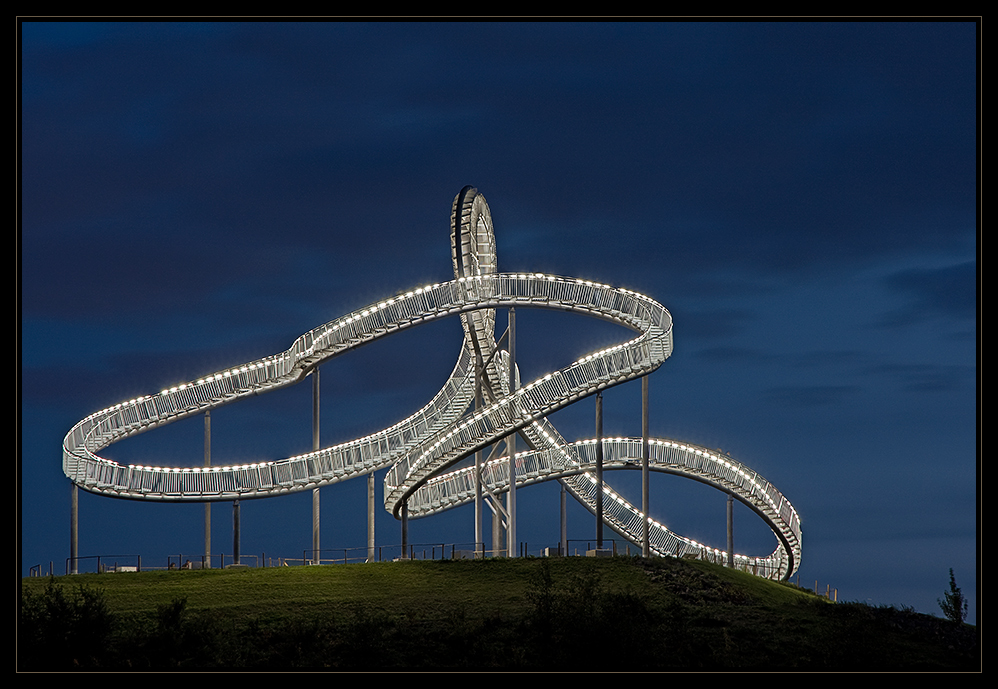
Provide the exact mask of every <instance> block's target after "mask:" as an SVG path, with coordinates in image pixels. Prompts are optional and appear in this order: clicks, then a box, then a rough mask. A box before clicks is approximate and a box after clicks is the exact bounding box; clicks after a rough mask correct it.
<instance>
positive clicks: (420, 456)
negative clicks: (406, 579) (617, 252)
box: [63, 187, 800, 578]
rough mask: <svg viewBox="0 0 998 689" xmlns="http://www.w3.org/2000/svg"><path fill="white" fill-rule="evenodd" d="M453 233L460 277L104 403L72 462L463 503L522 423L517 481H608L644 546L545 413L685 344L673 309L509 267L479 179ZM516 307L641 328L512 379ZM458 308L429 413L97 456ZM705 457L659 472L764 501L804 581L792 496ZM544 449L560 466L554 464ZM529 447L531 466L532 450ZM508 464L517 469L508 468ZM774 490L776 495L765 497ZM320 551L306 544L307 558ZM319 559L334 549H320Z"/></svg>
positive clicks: (127, 479) (770, 569) (230, 485)
mask: <svg viewBox="0 0 998 689" xmlns="http://www.w3.org/2000/svg"><path fill="white" fill-rule="evenodd" d="M452 229H453V232H452V236H451V243H452V259H453V263H454V275H455V279H454V280H451V281H448V282H443V283H437V284H432V285H426V286H423V287H418V288H416V289H413V290H410V291H407V292H404V293H399V294H397V295H395V296H394V297H391V298H388V299H384V300H382V301H379V302H376V303H374V304H371V305H370V306H368V307H366V308H363V309H359V310H357V311H354V312H353V313H351V314H348V315H346V316H343V317H342V318H339V319H336V320H333V321H330V322H328V323H325V324H323V325H321V326H319V327H317V328H314V329H312V330H310V331H308V332H307V333H305V334H303V335H301V336H300V337H298V338H297V339H296V340H295V341H294V342H293V343H292V345H291V347H290V348H289V349H287V350H286V351H284V352H280V353H278V354H275V355H273V356H270V357H266V358H263V359H258V360H256V361H253V362H249V363H247V364H243V365H240V366H235V367H232V368H229V369H226V370H223V371H219V372H216V373H213V374H210V375H207V376H204V377H202V378H199V379H197V380H192V381H189V382H186V383H182V384H179V385H176V386H173V387H170V388H168V389H165V390H162V391H161V392H159V393H158V394H155V395H146V396H141V397H137V398H135V399H132V400H128V401H126V402H122V403H120V404H117V405H114V406H113V407H109V408H107V409H104V410H101V411H99V412H96V413H95V414H91V415H90V416H88V417H87V418H85V419H83V420H82V421H80V422H79V423H77V424H76V425H75V426H74V427H73V428H72V429H71V430H70V432H69V433H68V434H67V435H66V437H65V439H64V442H63V470H64V472H65V474H66V475H67V476H68V477H69V478H70V479H71V480H72V481H73V482H75V483H76V484H78V485H79V486H81V487H82V488H84V489H86V490H88V491H91V492H94V493H98V494H102V495H109V496H114V497H127V498H140V499H146V500H160V501H179V502H185V501H191V502H206V501H215V500H234V499H247V498H261V497H269V496H275V495H284V494H287V493H291V492H298V491H304V490H311V489H314V488H317V487H320V486H324V485H329V484H332V483H336V482H338V481H342V480H347V479H350V478H355V477H357V476H362V475H366V474H368V473H371V472H372V471H375V470H377V469H381V468H384V467H389V470H388V472H387V474H386V476H385V507H386V508H387V509H388V510H389V511H390V512H392V513H393V514H395V515H396V516H399V513H400V511H401V508H402V505H403V503H405V502H406V501H407V500H410V499H415V500H416V501H418V500H419V497H418V495H419V491H422V490H424V489H425V487H426V486H428V485H430V484H431V483H433V484H436V485H437V486H438V487H437V488H435V489H434V490H442V491H443V492H442V493H439V494H438V495H436V496H433V497H432V499H430V501H429V503H428V504H429V505H430V507H429V508H427V509H428V510H430V511H432V510H435V509H446V508H447V507H450V506H453V504H454V496H455V495H460V494H466V493H467V491H468V486H469V485H470V482H469V481H468V479H467V477H466V476H462V477H458V476H456V475H455V474H456V473H458V472H453V471H451V467H453V466H454V465H456V464H457V463H458V462H460V461H461V460H462V459H464V458H466V457H468V456H469V455H471V454H472V453H474V452H475V451H477V450H478V449H481V448H484V447H487V446H490V445H493V444H495V443H497V442H499V441H500V440H502V439H503V438H505V437H508V436H509V435H511V434H513V433H516V432H521V433H523V434H524V435H526V437H527V438H528V439H529V443H530V445H531V446H532V447H533V448H535V452H538V453H541V454H538V455H537V460H536V461H537V462H538V464H537V467H536V469H533V470H528V469H525V470H524V471H523V474H522V478H521V472H520V467H517V469H516V470H515V472H514V474H515V475H514V477H513V482H514V483H520V482H521V480H522V481H523V482H524V483H529V482H533V481H538V480H548V479H551V478H556V477H557V478H560V480H561V481H562V482H563V484H564V485H565V486H566V487H567V488H568V490H569V492H571V493H572V495H573V496H574V497H575V498H576V499H578V500H579V501H581V502H582V503H583V504H584V505H586V506H587V507H588V508H589V509H594V505H595V503H596V495H597V491H598V490H603V492H604V496H605V497H609V498H611V500H610V501H609V503H608V504H609V505H610V510H609V512H608V513H606V514H607V520H608V523H610V524H611V526H613V528H615V529H616V530H617V531H618V532H620V533H622V534H624V535H625V536H626V537H627V538H629V539H631V541H632V542H634V543H637V542H639V540H638V539H640V532H639V530H638V529H639V524H640V525H642V528H643V523H644V520H645V517H644V515H642V514H641V512H640V510H639V509H638V508H636V507H635V506H633V505H631V504H629V503H628V502H627V501H625V500H623V499H622V498H621V497H620V496H618V495H616V494H615V493H613V491H612V490H611V489H609V488H608V487H605V486H603V487H597V486H596V484H595V479H594V477H593V476H592V473H591V470H590V467H591V465H592V463H591V462H589V461H586V460H584V459H581V458H580V452H582V451H583V449H584V448H583V447H582V446H580V445H579V444H569V443H567V442H566V441H565V440H564V438H562V437H561V435H560V434H559V433H558V431H557V430H556V429H555V428H554V427H553V426H552V425H551V424H550V422H548V421H547V418H546V417H547V415H549V414H551V413H552V412H554V411H556V410H558V409H561V408H563V407H565V406H568V405H570V404H572V403H574V402H576V401H578V400H580V399H582V398H584V397H587V396H589V395H592V394H594V393H596V392H599V391H601V390H604V389H606V388H609V387H611V386H613V385H617V384H619V383H622V382H625V381H628V380H633V379H636V378H639V377H642V376H644V375H648V374H649V373H651V372H653V371H655V370H656V369H657V368H658V367H659V366H660V365H661V364H662V363H663V362H664V361H665V360H666V359H667V358H668V357H669V356H670V355H671V353H672V316H671V315H670V314H669V312H668V311H667V310H666V309H665V307H663V306H662V305H661V304H659V303H658V302H656V301H654V300H653V299H650V298H649V297H646V296H644V295H642V294H638V293H636V292H633V291H630V290H627V289H623V288H614V287H611V286H609V285H605V284H601V283H597V282H592V281H589V280H582V279H578V278H567V277H560V276H555V275H546V274H540V273H507V274H502V273H496V272H495V269H496V268H495V267H496V257H495V238H494V234H493V230H492V220H491V214H490V212H489V209H488V204H486V203H485V200H484V197H482V196H481V195H480V194H478V192H477V190H474V189H472V188H470V187H468V188H465V189H463V190H462V191H461V193H459V194H458V196H457V197H456V198H455V201H454V204H453V208H452ZM514 307H517V308H518V307H533V308H544V309H556V310H562V311H571V312H575V313H580V314H585V315H588V316H592V317H596V318H600V319H604V320H608V321H611V322H613V323H616V324H618V325H622V326H625V327H627V328H629V329H631V330H633V331H635V332H636V333H637V336H636V337H634V338H632V339H631V340H628V341H626V342H623V343H620V344H618V345H615V346H612V347H608V348H606V349H603V350H601V351H598V352H593V353H591V354H589V355H587V356H584V357H582V358H581V359H579V360H577V361H575V362H574V363H572V364H571V365H569V366H567V367H565V368H562V369H560V370H557V371H552V372H551V373H548V374H545V375H544V376H541V377H539V378H538V379H536V380H534V381H531V382H528V383H526V384H525V385H523V386H522V387H517V386H514V387H516V389H515V390H513V389H510V388H511V385H510V382H509V381H510V378H511V377H513V378H518V376H515V375H514V376H511V375H510V368H511V364H510V361H509V356H508V355H507V354H506V353H505V352H498V351H497V350H498V345H497V343H496V340H495V336H494V324H495V309H496V308H510V309H512V308H514ZM452 315H460V317H461V321H462V325H463V327H464V332H465V338H464V346H462V348H461V354H460V356H459V358H458V362H457V364H456V365H455V367H454V370H453V372H452V373H451V376H450V378H449V379H448V380H447V382H446V383H445V385H444V386H443V388H441V390H440V392H438V393H437V395H436V396H435V397H434V398H433V399H432V400H431V401H430V402H429V403H428V404H427V405H426V406H425V407H423V409H421V410H419V411H418V412H416V413H415V414H413V415H411V416H410V417H408V418H407V419H405V420H403V421H402V422H400V423H398V424H396V425H394V426H392V427H390V428H387V429H385V430H383V431H380V432H378V433H375V434H372V435H369V436H366V437H364V438H360V439H357V440H354V441H351V442H348V443H343V444H340V445H336V446H334V447H330V448H324V449H320V450H317V451H315V452H311V453H306V454H302V455H299V456H296V457H289V458H285V459H279V460H274V461H268V462H253V463H246V464H236V465H229V466H213V467H177V466H174V467H160V466H155V467H150V466H142V465H129V466H124V465H120V464H118V463H116V462H113V461H111V460H108V459H104V458H102V457H100V456H99V455H98V454H97V453H98V452H99V451H101V450H102V449H103V448H105V447H107V446H108V445H110V444H112V443H114V442H117V441H118V440H121V439H123V438H125V437H127V436H129V435H133V434H136V433H142V432H145V431H147V430H150V429H152V428H155V427H156V426H159V425H163V424H167V423H172V422H173V421H176V420H178V419H181V418H184V417H187V416H191V415H195V414H200V413H203V412H205V411H208V410H210V409H213V408H215V407H218V406H221V405H223V404H227V403H229V402H231V401H233V400H235V399H238V398H241V397H247V396H251V395H256V394H260V393H262V392H266V391H269V390H272V389H276V388H279V387H284V386H288V385H293V384H296V383H298V382H300V381H301V380H303V379H304V377H305V376H306V375H307V374H308V373H309V372H310V371H311V369H312V368H314V367H316V366H318V365H319V364H321V363H323V362H325V361H327V360H329V359H331V358H333V357H335V356H339V355H340V354H343V353H345V352H347V351H349V350H351V349H353V348H355V347H357V346H360V345H362V344H365V343H367V342H370V341H372V340H375V339H378V338H381V337H385V336H387V335H390V334H393V333H395V332H399V331H401V330H405V329H408V328H410V327H414V326H416V325H420V324H422V323H425V322H428V321H432V320H436V319H439V318H444V317H448V316H452ZM476 362H477V363H479V364H480V363H481V362H487V364H486V365H485V367H484V370H483V371H482V373H483V375H482V376H481V378H482V382H483V387H484V391H485V392H486V398H485V400H484V403H483V406H482V407H481V408H479V409H476V410H474V411H473V412H472V413H470V414H468V415H465V411H466V410H467V409H468V407H469V405H470V404H471V402H472V399H473V397H474V382H475V368H476ZM668 442H672V441H668ZM670 447H672V448H673V449H675V448H676V447H677V445H675V444H674V443H673V445H671V446H670ZM683 447H685V446H683ZM667 451H668V450H666V452H667ZM682 451H686V450H682ZM544 453H546V454H544ZM582 453H583V454H584V452H582ZM693 454H694V456H696V457H697V460H696V461H697V462H699V463H700V464H702V465H703V466H700V464H698V465H697V466H687V465H686V464H683V465H682V466H681V467H680V465H679V464H676V463H674V464H673V465H669V462H668V460H667V459H664V458H660V459H658V460H657V461H656V464H657V467H658V468H659V470H666V471H669V470H671V471H674V472H675V473H680V474H683V475H686V476H689V477H692V478H696V479H697V480H703V481H705V482H708V483H712V484H713V485H716V486H718V487H721V488H722V489H724V490H727V491H729V492H732V493H734V494H735V495H736V497H738V499H740V500H742V501H743V502H745V503H746V504H748V505H749V506H750V507H752V508H753V509H755V510H756V511H757V512H759V513H760V515H761V516H763V518H764V519H766V520H767V523H769V524H770V525H771V526H772V527H773V528H774V532H775V533H776V534H777V537H778V539H779V540H780V543H781V547H780V548H778V549H777V551H776V552H774V553H773V554H772V555H770V556H769V557H768V558H762V559H760V558H755V559H754V566H755V567H756V569H757V570H758V569H760V568H761V570H762V571H763V572H764V574H763V576H772V577H781V578H786V577H789V576H790V574H791V573H792V572H793V571H794V570H795V569H796V567H797V566H798V565H799V562H800V528H799V520H798V519H797V515H796V512H794V511H793V508H792V507H791V506H790V505H789V502H787V501H786V499H785V498H783V496H782V495H779V493H778V492H776V491H775V489H772V490H770V489H771V488H772V487H771V486H769V484H768V483H766V482H764V481H759V480H758V479H759V477H757V476H754V475H753V477H752V478H749V474H748V473H747V471H748V472H750V470H747V467H742V466H741V465H737V467H736V466H735V464H737V463H735V464H732V463H730V462H728V461H727V460H725V459H718V458H717V457H716V456H714V455H709V456H704V455H703V454H702V453H701V452H700V449H695V450H694V451H693ZM542 457H543V458H544V461H547V462H548V464H546V465H545V466H543V467H542V466H541V464H540V462H541V458H542ZM515 459H516V461H517V462H520V461H521V456H520V455H517V457H516V458H515ZM701 460H702V461H701ZM528 461H529V462H533V461H535V460H534V457H533V456H532V455H524V456H523V462H524V463H526V462H528ZM669 466H671V467H672V468H671V469H670V468H667V467H669ZM488 471H489V472H491V473H493V474H497V476H496V477H495V478H493V479H490V480H493V482H494V483H495V485H497V486H498V485H500V484H501V482H502V481H503V480H505V483H506V485H507V486H509V485H510V477H509V476H508V473H509V470H508V467H505V468H504V465H503V464H502V463H493V464H492V465H490V467H489V469H488ZM504 471H505V473H506V474H507V476H505V478H503V477H502V476H501V474H502V473H503V472H504ZM440 481H443V482H442V483H440ZM450 481H458V482H460V485H458V484H457V483H454V484H452V483H448V482H450ZM749 484H751V486H750V485H749ZM757 488H758V491H757V490H756V489H757ZM767 495H768V497H769V498H770V502H769V503H766V502H765V497H766V496H767ZM777 496H778V498H779V499H778V500H776V497H777ZM651 539H652V548H653V550H654V551H655V552H657V553H660V554H677V555H678V554H688V553H690V552H691V550H692V551H701V550H702V551H703V553H702V554H703V556H704V557H714V556H715V555H716V554H717V553H718V552H720V551H717V550H713V551H709V550H708V549H707V548H706V546H700V544H697V543H695V542H694V541H691V540H690V539H685V538H682V537H680V536H677V535H676V534H673V533H672V532H670V531H668V529H665V527H664V526H662V525H661V524H658V523H654V524H653V532H652V534H651ZM408 555H410V556H411V553H409V554H408ZM400 556H406V554H405V553H402V554H400ZM740 557H741V556H740ZM346 558H347V556H346V555H344V559H346ZM306 559H307V558H306V557H305V556H304V555H303V558H302V560H303V562H304V561H306ZM317 560H318V561H321V560H322V558H321V553H320V554H319V557H318V558H317Z"/></svg>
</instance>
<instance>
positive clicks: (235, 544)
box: [232, 500, 240, 565]
mask: <svg viewBox="0 0 998 689" xmlns="http://www.w3.org/2000/svg"><path fill="white" fill-rule="evenodd" d="M239 540H240V536H239V501H238V500H233V501H232V564H235V565H238V564H239Z"/></svg>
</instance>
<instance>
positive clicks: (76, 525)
mask: <svg viewBox="0 0 998 689" xmlns="http://www.w3.org/2000/svg"><path fill="white" fill-rule="evenodd" d="M79 538H80V487H79V486H77V485H76V484H75V483H73V482H70V484H69V573H70V574H79V571H80V567H79V557H80V552H79V549H78V546H79Z"/></svg>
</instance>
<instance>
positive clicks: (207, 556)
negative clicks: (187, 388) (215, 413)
mask: <svg viewBox="0 0 998 689" xmlns="http://www.w3.org/2000/svg"><path fill="white" fill-rule="evenodd" d="M204 465H205V466H206V467H210V466H211V411H206V412H205V413H204ZM204 566H205V568H206V569H211V503H210V502H206V503H205V504H204Z"/></svg>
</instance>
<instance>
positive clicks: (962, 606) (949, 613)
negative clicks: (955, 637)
mask: <svg viewBox="0 0 998 689" xmlns="http://www.w3.org/2000/svg"><path fill="white" fill-rule="evenodd" d="M943 595H944V596H945V598H943V599H938V598H937V599H936V600H938V601H939V607H940V608H942V609H943V614H944V615H946V617H947V619H950V620H953V621H954V622H963V620H964V619H965V618H966V617H967V600H966V599H965V598H964V597H963V592H962V591H960V588H959V587H958V586H957V585H956V577H954V576H953V568H952V567H950V570H949V591H947V592H946V593H944V594H943Z"/></svg>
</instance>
